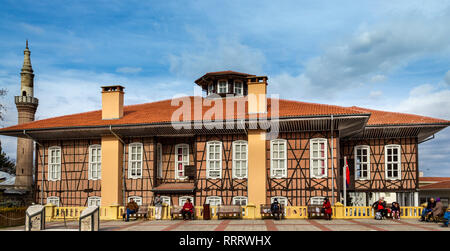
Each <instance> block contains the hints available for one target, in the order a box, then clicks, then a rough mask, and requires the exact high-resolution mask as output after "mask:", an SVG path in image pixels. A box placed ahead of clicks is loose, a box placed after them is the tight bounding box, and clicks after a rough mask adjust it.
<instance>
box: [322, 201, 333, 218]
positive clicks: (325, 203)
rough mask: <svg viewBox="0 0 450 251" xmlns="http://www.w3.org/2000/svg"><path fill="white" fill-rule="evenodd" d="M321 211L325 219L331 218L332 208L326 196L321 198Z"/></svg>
mask: <svg viewBox="0 0 450 251" xmlns="http://www.w3.org/2000/svg"><path fill="white" fill-rule="evenodd" d="M322 212H323V214H324V215H325V216H326V219H327V220H331V215H332V213H333V210H332V209H331V203H330V200H329V199H328V198H325V199H324V200H323V205H322Z"/></svg>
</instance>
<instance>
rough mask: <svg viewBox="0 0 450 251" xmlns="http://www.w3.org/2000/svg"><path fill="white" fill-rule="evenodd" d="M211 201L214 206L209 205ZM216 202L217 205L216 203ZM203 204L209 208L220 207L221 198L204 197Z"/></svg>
mask: <svg viewBox="0 0 450 251" xmlns="http://www.w3.org/2000/svg"><path fill="white" fill-rule="evenodd" d="M211 201H213V202H214V204H211ZM216 202H218V203H216ZM205 204H209V205H210V206H220V205H222V197H220V196H208V197H206V202H205Z"/></svg>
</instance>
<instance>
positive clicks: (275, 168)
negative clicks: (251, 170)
mask: <svg viewBox="0 0 450 251" xmlns="http://www.w3.org/2000/svg"><path fill="white" fill-rule="evenodd" d="M270 144H271V145H270V163H271V166H270V173H271V176H272V178H286V177H287V161H286V140H284V139H276V140H272V141H271V142H270Z"/></svg>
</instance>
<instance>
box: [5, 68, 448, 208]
mask: <svg viewBox="0 0 450 251" xmlns="http://www.w3.org/2000/svg"><path fill="white" fill-rule="evenodd" d="M195 83H196V84H197V85H199V86H201V87H202V89H203V91H204V92H205V95H204V96H203V97H200V96H190V97H177V98H174V99H171V100H162V101H157V102H151V103H145V104H139V105H125V104H124V95H125V87H123V86H120V85H112V86H103V87H102V92H101V95H102V109H101V110H97V111H90V112H84V113H78V114H70V115H65V116H59V117H53V118H47V119H42V120H38V121H29V122H26V123H19V124H18V125H14V126H10V127H6V128H2V129H0V135H6V136H12V137H17V138H19V139H26V140H33V141H34V142H36V150H35V151H34V156H35V157H34V159H35V164H34V166H35V168H34V170H35V171H34V177H35V180H34V183H33V184H32V185H30V188H32V191H33V192H34V196H35V201H36V202H37V203H42V204H44V203H48V202H51V203H53V204H58V205H60V206H87V205H93V204H98V205H100V204H101V205H103V206H111V205H123V204H125V203H126V201H127V200H129V199H130V198H134V199H135V201H137V202H138V203H141V204H152V203H153V197H154V195H155V194H160V195H161V197H162V198H163V200H164V201H165V202H166V203H167V204H170V205H180V204H183V202H184V201H185V200H186V199H187V198H191V201H193V202H194V205H203V204H211V205H218V204H240V205H243V204H250V203H251V204H254V205H255V206H256V207H258V208H259V207H260V205H262V204H270V203H271V202H272V201H273V200H274V199H275V198H276V199H278V201H279V202H280V203H283V204H285V205H294V206H301V205H309V204H317V203H320V202H321V201H322V200H323V198H325V197H328V198H330V200H331V202H332V203H333V204H334V203H336V202H338V201H342V198H343V194H342V187H343V183H342V182H343V181H342V173H343V171H342V167H343V166H344V159H347V163H348V166H349V169H350V185H349V187H348V188H347V192H348V193H349V196H347V198H349V201H348V203H349V204H351V205H368V204H370V203H371V202H372V201H374V200H376V199H377V198H378V197H385V198H386V199H387V200H388V202H390V200H396V201H399V202H400V204H401V205H418V203H419V198H418V189H419V185H418V182H419V181H418V178H419V175H418V172H419V171H418V170H419V167H418V161H417V159H418V156H419V153H418V145H419V144H420V143H421V142H423V141H425V140H427V139H429V137H431V136H433V135H434V134H435V133H436V132H438V131H440V130H442V129H444V128H446V127H447V126H448V125H449V124H450V122H449V121H447V120H442V119H436V118H430V117H425V116H419V115H413V114H403V113H394V112H387V111H377V110H372V109H366V108H360V107H356V106H353V107H342V106H335V105H325V104H316V103H307V102H300V101H293V100H284V99H279V98H274V97H267V88H268V87H270V86H269V82H268V78H267V77H266V76H256V75H252V74H247V73H239V72H234V71H221V72H210V73H206V74H205V75H203V76H202V77H200V78H198V79H197V80H195ZM99 95H100V94H99ZM19 152H20V149H18V156H19V154H20V153H19ZM27 158H28V160H29V159H30V157H29V156H28V157H27ZM31 159H32V158H31ZM18 165H19V166H18V168H22V169H26V170H28V171H29V172H31V171H32V170H33V168H32V167H31V168H30V167H29V166H25V165H23V166H21V165H20V164H19V163H18ZM27 168H28V169H27Z"/></svg>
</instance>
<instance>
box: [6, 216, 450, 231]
mask: <svg viewBox="0 0 450 251" xmlns="http://www.w3.org/2000/svg"><path fill="white" fill-rule="evenodd" d="M441 225H442V223H428V222H419V221H418V220H416V219H402V220H399V221H398V220H396V221H394V220H381V221H378V220H374V219H339V220H332V221H326V220H280V221H278V220H270V219H269V220H234V219H231V220H227V219H225V220H209V221H203V220H196V221H182V220H173V221H172V220H161V221H144V220H135V221H133V220H130V221H129V222H124V221H101V223H100V230H101V231H450V228H448V227H441ZM46 228H47V229H46V230H47V231H78V222H76V221H71V222H66V224H64V222H49V223H46ZM0 230H3V231H5V230H11V231H23V230H24V227H23V226H18V227H11V228H2V229H0Z"/></svg>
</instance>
